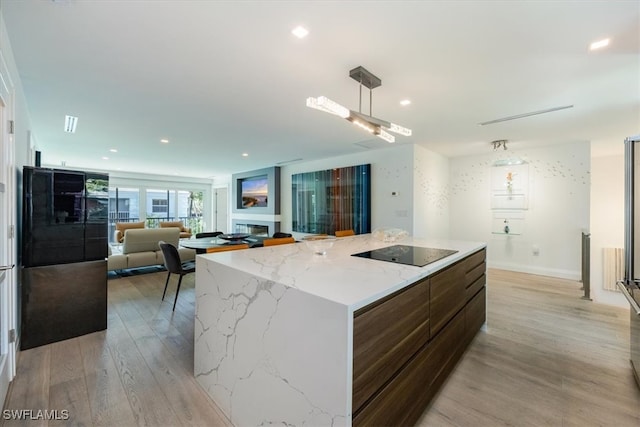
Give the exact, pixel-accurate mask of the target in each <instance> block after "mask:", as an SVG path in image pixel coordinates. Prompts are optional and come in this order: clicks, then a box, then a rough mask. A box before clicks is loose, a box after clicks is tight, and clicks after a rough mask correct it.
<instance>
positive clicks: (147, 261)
mask: <svg viewBox="0 0 640 427" xmlns="http://www.w3.org/2000/svg"><path fill="white" fill-rule="evenodd" d="M161 240H163V241H165V242H167V243H171V244H172V245H174V246H175V247H177V248H178V252H179V253H180V259H181V260H182V262H185V261H192V260H194V259H195V257H196V251H195V250H194V249H187V248H180V247H179V246H178V244H179V241H180V229H179V228H177V227H173V228H132V229H128V230H126V231H125V233H124V238H123V240H122V247H121V249H120V250H119V251H118V250H117V249H115V248H111V249H110V253H109V257H108V258H107V269H108V270H124V269H127V268H137V267H146V266H151V265H162V264H164V258H163V256H162V251H161V250H160V247H159V246H158V242H159V241H161Z"/></svg>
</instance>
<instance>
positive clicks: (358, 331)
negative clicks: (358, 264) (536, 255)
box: [352, 249, 486, 426]
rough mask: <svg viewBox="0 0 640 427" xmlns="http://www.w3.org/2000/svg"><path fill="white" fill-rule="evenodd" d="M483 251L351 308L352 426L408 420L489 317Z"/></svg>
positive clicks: (420, 409) (423, 405)
mask: <svg viewBox="0 0 640 427" xmlns="http://www.w3.org/2000/svg"><path fill="white" fill-rule="evenodd" d="M485 273H486V249H482V250H480V251H478V252H475V253H473V254H471V255H469V256H467V257H466V258H463V259H462V260H460V261H458V262H456V263H455V264H452V265H451V266H449V267H447V268H445V269H444V270H441V271H439V272H437V273H435V274H433V275H431V276H428V277H426V278H424V279H422V280H420V281H418V282H416V283H414V284H412V285H410V286H408V287H406V288H404V289H402V290H400V291H398V292H395V293H393V294H391V295H389V296H387V297H386V298H383V299H381V300H379V301H376V302H375V303H372V304H370V305H368V306H365V307H363V308H361V309H359V310H357V311H356V312H355V313H354V323H353V397H352V405H353V418H352V420H353V425H354V426H373V425H413V424H415V423H416V422H417V421H418V419H419V418H420V416H421V415H422V413H423V412H424V410H425V409H426V408H427V406H428V405H429V403H430V401H431V399H432V398H433V397H434V396H435V394H436V393H437V391H438V390H439V389H440V387H441V386H442V384H443V383H444V382H445V380H446V379H447V377H448V376H449V374H450V373H451V371H452V370H453V368H454V367H455V365H456V363H457V362H458V361H459V360H460V358H461V357H462V355H463V353H464V351H465V349H466V348H467V346H468V345H469V344H470V343H471V341H472V340H473V338H474V337H475V335H476V334H477V332H478V330H479V329H480V327H481V326H482V325H483V324H484V323H485V320H486V289H485V284H486V274H485Z"/></svg>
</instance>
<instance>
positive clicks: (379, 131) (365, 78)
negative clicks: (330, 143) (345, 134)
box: [307, 66, 411, 142]
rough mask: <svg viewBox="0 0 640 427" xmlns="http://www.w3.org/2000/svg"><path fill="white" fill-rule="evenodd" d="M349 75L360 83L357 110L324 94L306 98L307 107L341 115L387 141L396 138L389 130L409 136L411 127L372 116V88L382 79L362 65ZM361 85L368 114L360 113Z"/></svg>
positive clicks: (379, 84) (393, 140) (380, 82)
mask: <svg viewBox="0 0 640 427" xmlns="http://www.w3.org/2000/svg"><path fill="white" fill-rule="evenodd" d="M349 77H351V78H352V79H354V80H355V81H357V82H358V83H360V102H359V105H358V111H353V110H350V109H348V108H347V107H344V106H342V105H340V104H338V103H337V102H335V101H332V100H330V99H329V98H327V97H326V96H319V97H317V98H313V97H310V98H307V107H310V108H314V109H316V110H320V111H324V112H326V113H330V114H333V115H336V116H338V117H342V118H343V119H347V120H348V121H350V122H351V123H353V124H354V125H356V126H358V127H360V128H362V129H364V130H366V131H367V132H370V133H372V134H373V135H375V136H377V137H378V138H381V139H384V140H385V141H387V142H396V138H395V137H394V136H393V135H391V134H390V133H389V132H393V133H397V134H399V135H404V136H411V129H408V128H405V127H403V126H400V125H397V124H395V123H391V122H388V121H386V120H382V119H378V118H376V117H373V112H372V110H373V89H375V88H377V87H378V86H381V85H382V81H381V80H380V79H379V78H378V77H376V76H374V75H373V74H371V73H370V72H369V71H367V70H366V69H365V68H364V67H362V66H360V67H356V68H354V69H353V70H351V71H349ZM363 86H364V87H366V88H368V89H369V114H368V115H367V114H364V113H362V87H363ZM387 131H389V132H387Z"/></svg>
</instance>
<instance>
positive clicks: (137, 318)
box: [3, 270, 640, 427]
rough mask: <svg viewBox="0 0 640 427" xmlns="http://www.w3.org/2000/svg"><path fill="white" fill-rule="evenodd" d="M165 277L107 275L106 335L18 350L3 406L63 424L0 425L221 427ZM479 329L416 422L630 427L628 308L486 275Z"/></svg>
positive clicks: (189, 308)
mask: <svg viewBox="0 0 640 427" xmlns="http://www.w3.org/2000/svg"><path fill="white" fill-rule="evenodd" d="M165 277H166V273H165V272H159V273H149V274H141V275H135V276H130V277H123V278H117V279H111V280H109V314H108V316H109V319H108V320H109V328H108V330H107V331H103V332H98V333H94V334H89V335H85V336H82V337H78V338H74V339H71V340H67V341H63V342H59V343H55V344H50V345H46V346H42V347H38V348H34V349H31V350H27V351H23V352H20V355H19V361H18V374H17V376H16V378H15V380H14V381H13V383H12V385H11V388H10V390H9V396H8V397H7V402H6V405H5V409H33V410H34V411H35V410H38V409H50V410H51V409H58V410H62V409H67V410H68V411H69V414H70V419H69V420H68V421H50V422H48V423H47V422H46V421H40V422H37V421H29V422H24V421H23V422H19V421H15V420H9V421H7V420H3V422H4V425H7V426H12V425H29V426H36V425H78V426H80V425H86V426H90V425H103V426H135V425H149V426H156V425H158V426H174V425H197V426H223V425H228V421H227V420H226V418H225V417H224V415H223V414H222V413H221V411H220V410H219V409H218V408H217V407H216V406H215V405H214V404H213V403H212V402H211V401H210V400H209V399H208V397H207V396H206V394H205V393H204V392H203V391H202V390H201V389H200V388H199V386H198V384H197V382H196V381H195V379H194V378H193V313H194V279H195V276H194V275H188V276H185V278H184V280H183V284H182V289H181V291H180V297H179V299H178V305H177V307H176V312H175V313H172V312H171V304H172V301H173V296H174V292H175V282H174V281H172V284H171V285H170V289H169V291H168V297H167V298H166V300H165V302H164V303H162V304H161V303H160V297H161V295H162V289H163V287H164V280H165ZM488 277H489V279H488V285H487V290H488V297H487V299H488V303H487V312H488V313H487V324H486V325H485V327H484V328H483V330H482V331H481V332H480V333H479V334H478V336H477V337H476V339H475V340H474V342H473V343H472V345H471V347H470V348H469V349H468V351H467V352H466V354H465V355H464V356H463V359H462V360H461V362H460V363H459V364H458V366H457V367H456V369H455V371H454V372H453V374H452V375H451V377H450V378H449V380H448V381H447V382H446V383H445V385H444V386H443V388H442V390H441V392H440V393H439V394H438V396H436V398H435V400H434V402H433V403H432V405H431V407H430V408H429V409H428V410H427V411H425V414H424V415H423V417H422V419H421V420H420V422H419V423H418V424H419V425H420V426H474V427H475V426H503V425H504V426H507V425H508V426H542V425H546V426H574V425H575V426H578V425H579V426H622V427H625V426H639V425H640V390H638V388H637V387H636V385H635V383H634V381H633V378H632V375H631V370H630V367H629V361H628V359H629V312H628V310H627V309H617V308H612V307H609V306H603V305H598V304H594V303H591V302H588V301H583V300H581V299H580V298H579V297H580V295H581V294H582V291H580V290H579V289H578V288H579V284H577V283H576V282H572V281H566V280H560V279H553V278H548V277H540V276H532V275H526V274H520V273H512V272H506V271H500V270H490V271H489V276H488Z"/></svg>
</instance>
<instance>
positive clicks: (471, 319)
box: [464, 287, 487, 342]
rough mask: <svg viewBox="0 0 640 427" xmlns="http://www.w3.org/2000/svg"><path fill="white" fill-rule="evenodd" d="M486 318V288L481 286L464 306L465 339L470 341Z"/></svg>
mask: <svg viewBox="0 0 640 427" xmlns="http://www.w3.org/2000/svg"><path fill="white" fill-rule="evenodd" d="M486 319H487V288H485V287H482V288H481V290H480V292H478V293H477V294H476V295H475V296H474V297H473V298H472V299H471V301H469V303H468V304H467V306H466V307H465V308H464V323H465V328H464V329H465V336H466V341H467V342H471V341H472V340H473V337H475V336H476V333H477V332H478V330H479V329H480V328H481V327H482V325H483V324H484V322H485V321H486Z"/></svg>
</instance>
